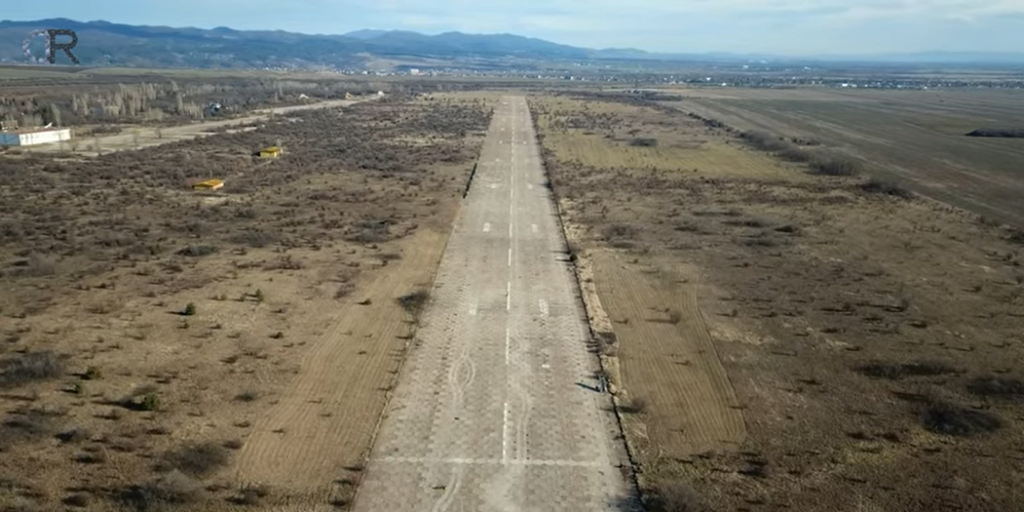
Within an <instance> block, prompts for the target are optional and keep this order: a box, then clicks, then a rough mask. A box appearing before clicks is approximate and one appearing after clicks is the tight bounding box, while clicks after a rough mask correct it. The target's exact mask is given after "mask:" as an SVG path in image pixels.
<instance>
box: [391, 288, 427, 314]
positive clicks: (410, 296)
mask: <svg viewBox="0 0 1024 512" xmlns="http://www.w3.org/2000/svg"><path fill="white" fill-rule="evenodd" d="M429 298H430V292H428V291H426V290H416V291H414V292H412V293H407V294H405V295H403V296H401V297H399V298H398V305H399V306H402V309H404V310H405V311H406V312H407V313H409V314H410V315H412V316H413V317H414V318H415V317H419V315H420V313H421V312H422V311H423V306H425V305H426V304H427V300H428V299H429Z"/></svg>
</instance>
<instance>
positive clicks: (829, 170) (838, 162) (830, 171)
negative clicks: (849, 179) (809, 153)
mask: <svg viewBox="0 0 1024 512" xmlns="http://www.w3.org/2000/svg"><path fill="white" fill-rule="evenodd" d="M809 165H810V167H811V172H813V173H814V174H820V175H823V176H856V175H857V174H859V173H860V172H861V164H860V162H858V161H857V160H854V159H852V158H848V157H844V156H838V155H834V156H827V157H826V156H822V157H818V158H815V159H813V160H812V161H811V162H810V164H809Z"/></svg>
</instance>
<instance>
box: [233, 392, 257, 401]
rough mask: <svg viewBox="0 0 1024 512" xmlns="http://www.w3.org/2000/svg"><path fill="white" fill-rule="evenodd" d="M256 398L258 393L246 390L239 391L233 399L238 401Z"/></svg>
mask: <svg viewBox="0 0 1024 512" xmlns="http://www.w3.org/2000/svg"><path fill="white" fill-rule="evenodd" d="M257 398H259V395H258V394H256V392H255V391H246V392H245V393H239V394H238V395H236V396H235V400H238V401H239V402H253V401H255V400H256V399H257Z"/></svg>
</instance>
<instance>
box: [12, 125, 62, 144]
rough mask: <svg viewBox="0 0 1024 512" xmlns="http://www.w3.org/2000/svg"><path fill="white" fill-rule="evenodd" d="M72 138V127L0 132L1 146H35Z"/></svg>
mask: <svg viewBox="0 0 1024 512" xmlns="http://www.w3.org/2000/svg"><path fill="white" fill-rule="evenodd" d="M62 140H71V128H39V129H35V130H33V129H22V130H12V131H3V132H0V146H34V145H37V144H49V143H52V142H60V141H62Z"/></svg>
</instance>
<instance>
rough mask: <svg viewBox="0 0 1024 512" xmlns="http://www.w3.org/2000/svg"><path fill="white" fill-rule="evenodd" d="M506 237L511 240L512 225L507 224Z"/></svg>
mask: <svg viewBox="0 0 1024 512" xmlns="http://www.w3.org/2000/svg"><path fill="white" fill-rule="evenodd" d="M508 237H509V238H512V223H509V225H508Z"/></svg>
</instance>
